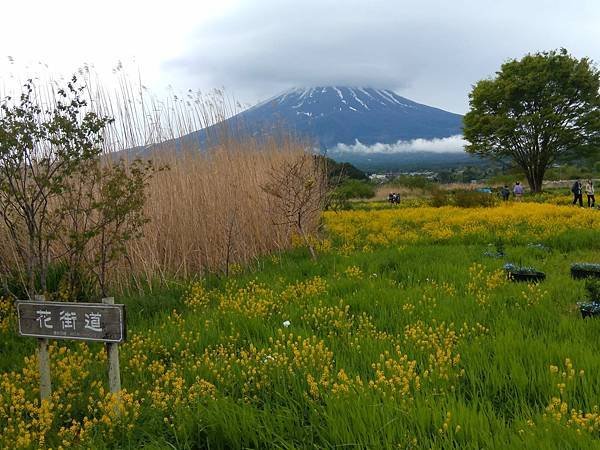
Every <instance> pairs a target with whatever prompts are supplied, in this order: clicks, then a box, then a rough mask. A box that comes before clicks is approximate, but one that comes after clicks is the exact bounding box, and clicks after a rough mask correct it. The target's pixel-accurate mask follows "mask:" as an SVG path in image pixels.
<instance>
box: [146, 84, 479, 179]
mask: <svg viewBox="0 0 600 450" xmlns="http://www.w3.org/2000/svg"><path fill="white" fill-rule="evenodd" d="M223 130H226V132H227V133H235V134H240V135H251V136H255V137H257V138H260V137H262V136H270V135H276V136H280V135H281V134H280V133H281V131H282V130H284V131H286V132H288V131H289V132H291V133H292V134H294V135H296V136H300V137H303V138H306V139H308V140H309V142H310V143H311V145H313V146H314V147H316V148H319V149H320V150H321V152H323V153H326V154H327V155H328V156H330V157H332V158H334V159H336V160H339V161H347V162H352V163H355V164H356V165H357V166H359V167H361V168H363V169H364V170H380V169H383V170H396V169H398V168H403V167H405V168H406V167H411V168H412V167H421V164H420V162H421V161H422V162H424V165H423V167H425V166H427V167H431V166H432V163H433V164H434V165H438V166H440V165H441V166H449V165H457V164H458V165H460V164H463V163H467V162H470V161H472V160H473V157H471V156H470V155H468V154H466V153H464V152H463V151H462V145H461V142H462V137H461V133H462V116H461V115H460V114H454V113H451V112H448V111H444V110H442V109H439V108H434V107H431V106H427V105H423V104H420V103H417V102H414V101H412V100H409V99H407V98H404V97H401V96H399V95H398V94H396V93H395V92H393V91H391V90H388V89H375V88H371V87H348V86H319V87H309V88H293V89H289V90H287V91H285V92H282V93H281V94H279V95H276V96H274V97H272V98H270V99H268V100H265V101H263V102H260V103H259V104H257V105H255V106H253V107H251V108H249V109H246V110H245V111H242V112H240V113H239V114H236V115H234V116H232V117H230V118H228V119H226V120H225V121H224V122H221V123H219V124H216V125H212V126H210V127H207V128H204V129H202V130H198V131H195V132H193V133H190V134H188V135H185V136H182V137H180V138H178V139H175V140H174V141H175V145H176V147H177V148H198V147H200V148H205V147H207V143H208V142H209V141H210V142H212V143H214V142H218V140H219V139H221V138H220V136H222V133H221V132H222V131H223ZM163 144H169V145H172V144H173V141H169V142H167V143H163ZM161 145H162V144H156V145H155V146H152V147H153V148H156V147H159V146H161ZM148 149H149V148H148V147H146V148H145V149H139V148H138V149H137V150H142V151H145V150H148Z"/></svg>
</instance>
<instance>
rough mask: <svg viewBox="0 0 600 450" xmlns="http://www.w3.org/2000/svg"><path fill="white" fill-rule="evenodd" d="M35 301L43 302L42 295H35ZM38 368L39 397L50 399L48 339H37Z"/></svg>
mask: <svg viewBox="0 0 600 450" xmlns="http://www.w3.org/2000/svg"><path fill="white" fill-rule="evenodd" d="M35 299H36V301H39V302H44V301H46V298H45V297H44V296H43V295H36V296H35ZM38 368H39V371H40V399H41V400H42V402H43V401H44V400H50V396H51V395H52V381H51V379H50V354H49V353H48V339H44V338H42V339H39V340H38Z"/></svg>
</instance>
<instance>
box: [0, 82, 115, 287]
mask: <svg viewBox="0 0 600 450" xmlns="http://www.w3.org/2000/svg"><path fill="white" fill-rule="evenodd" d="M83 90H84V87H83V86H80V85H78V83H77V79H76V78H75V77H73V79H72V80H71V81H70V82H68V83H67V86H66V87H65V88H61V89H58V90H57V91H56V93H55V97H54V99H53V102H52V104H50V105H48V104H46V105H44V103H43V102H42V101H41V100H40V98H39V96H38V95H39V94H38V92H37V91H36V89H35V86H34V84H33V82H32V80H29V81H28V82H27V83H25V85H24V88H23V91H22V93H21V96H20V98H19V99H17V100H14V99H12V98H10V97H7V98H6V99H5V100H4V101H3V102H2V104H1V105H0V217H1V218H2V219H3V221H4V224H5V226H6V230H7V231H8V233H9V236H10V238H11V239H12V241H13V243H14V245H15V247H16V253H17V254H18V257H19V259H20V261H21V263H22V265H23V266H24V268H25V274H26V283H25V285H26V289H27V294H28V296H29V297H30V298H33V296H34V295H35V294H36V286H40V288H41V291H42V292H44V291H45V290H46V276H47V273H48V265H49V263H50V260H51V244H52V242H53V241H54V240H55V238H56V236H57V230H56V229H55V228H54V226H53V225H54V224H55V223H56V222H55V221H54V220H53V219H54V217H53V216H54V214H53V204H54V201H55V199H56V198H57V197H58V196H59V195H61V193H62V192H64V190H65V189H66V187H67V184H68V180H69V178H70V177H71V176H72V175H73V174H74V173H75V172H76V171H77V170H78V168H79V167H80V165H81V164H82V163H83V162H84V161H87V160H90V159H94V158H97V157H98V156H99V155H100V154H101V152H102V140H103V135H102V131H103V130H104V128H105V127H106V126H107V125H108V124H110V123H111V122H112V119H111V118H109V117H103V116H100V115H98V114H96V113H94V112H91V111H86V106H87V103H86V101H85V100H84V99H83V94H84V92H83Z"/></svg>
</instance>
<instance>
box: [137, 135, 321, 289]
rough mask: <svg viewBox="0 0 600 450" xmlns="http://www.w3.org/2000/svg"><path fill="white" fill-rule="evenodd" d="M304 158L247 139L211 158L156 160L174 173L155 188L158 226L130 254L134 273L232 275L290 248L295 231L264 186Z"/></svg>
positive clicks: (153, 222) (149, 208)
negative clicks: (238, 267) (234, 267)
mask: <svg viewBox="0 0 600 450" xmlns="http://www.w3.org/2000/svg"><path fill="white" fill-rule="evenodd" d="M300 158H306V152H305V148H304V146H303V145H302V144H301V143H300V142H298V141H295V140H293V139H287V140H285V141H283V142H281V141H279V140H274V139H270V140H267V141H266V142H262V143H260V144H259V143H257V142H256V141H255V140H253V139H251V138H247V139H242V140H235V141H233V140H230V141H229V142H227V143H226V144H225V145H223V146H220V147H215V148H213V149H210V150H209V151H207V152H206V153H205V154H200V153H198V152H185V153H178V154H176V153H173V152H169V153H168V154H166V155H165V154H158V155H157V154H154V155H153V159H154V160H155V161H156V162H157V163H158V164H167V165H168V166H169V170H167V171H162V172H160V173H158V174H157V175H156V176H155V177H154V179H153V180H152V181H151V183H150V186H149V188H148V202H147V205H146V213H147V216H148V218H149V219H150V222H149V223H148V224H147V225H146V226H145V229H144V238H143V239H139V240H136V241H133V242H131V243H130V245H129V247H128V256H129V260H130V262H131V268H132V270H133V273H135V274H136V275H138V276H142V277H143V278H145V279H149V280H150V279H156V278H157V277H158V278H160V279H161V280H165V279H170V278H172V277H178V278H179V277H182V278H188V277H190V276H194V275H197V274H202V273H204V272H206V271H220V272H225V273H228V272H229V270H230V269H231V266H232V265H233V264H245V263H247V262H249V261H251V260H253V259H255V258H257V257H258V256H260V255H264V254H266V253H270V252H273V251H279V250H282V249H285V248H288V247H289V245H290V242H291V239H290V238H291V234H292V233H293V232H294V230H293V229H292V228H291V227H290V226H288V225H286V224H285V223H284V222H285V220H284V218H282V217H280V215H279V213H278V211H277V210H276V209H274V208H272V202H273V198H272V197H271V196H270V195H269V194H267V193H266V192H265V191H264V190H263V186H265V185H266V184H267V183H268V182H269V181H270V178H271V173H272V171H273V170H277V168H279V167H281V166H283V165H285V164H290V163H293V162H294V161H295V160H298V159H300ZM308 219H310V218H308ZM307 222H310V223H314V222H315V221H314V220H307Z"/></svg>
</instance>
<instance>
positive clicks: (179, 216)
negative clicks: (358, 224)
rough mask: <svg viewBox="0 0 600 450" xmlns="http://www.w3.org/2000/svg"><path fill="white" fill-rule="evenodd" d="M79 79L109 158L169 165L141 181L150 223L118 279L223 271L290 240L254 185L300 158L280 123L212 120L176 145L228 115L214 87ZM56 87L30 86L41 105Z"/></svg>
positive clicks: (301, 148)
mask: <svg viewBox="0 0 600 450" xmlns="http://www.w3.org/2000/svg"><path fill="white" fill-rule="evenodd" d="M79 76H80V77H84V78H85V79H86V84H87V95H88V108H89V109H90V110H93V111H94V112H96V113H98V114H101V115H108V116H111V117H114V118H115V124H114V126H112V127H110V128H108V129H107V130H106V132H105V135H104V153H105V154H107V155H111V156H109V158H108V160H110V159H111V158H131V157H132V154H133V153H132V152H127V151H126V152H123V150H126V149H131V148H137V149H138V150H140V149H148V148H154V150H153V151H152V153H149V152H148V151H145V152H143V158H150V159H152V160H153V161H155V162H156V164H157V165H167V166H168V167H169V170H166V171H161V172H159V173H157V174H156V175H155V177H154V178H153V179H152V180H151V182H150V184H149V186H148V191H147V194H148V201H147V204H146V207H145V212H146V214H147V217H148V218H149V219H150V220H149V222H148V224H147V225H145V227H144V230H143V232H144V237H143V238H142V239H139V240H136V241H132V242H129V243H128V246H127V253H126V256H125V257H124V258H123V261H121V262H120V263H119V265H118V268H117V270H115V271H114V275H113V279H114V281H115V282H116V283H117V284H118V285H120V286H126V285H127V283H129V282H130V281H131V279H132V277H133V279H134V280H135V281H136V282H138V283H140V282H142V281H144V282H146V281H147V282H154V281H157V280H161V281H166V280H168V279H172V278H173V277H176V278H182V279H184V278H189V277H193V276H197V275H199V274H203V273H205V272H208V271H223V272H225V273H228V272H229V270H230V268H231V266H232V264H244V263H247V262H249V261H252V260H253V259H255V258H257V257H259V256H260V255H264V254H267V253H270V252H273V251H277V250H281V249H285V248H288V247H289V245H290V242H291V234H292V230H291V227H290V226H289V225H277V224H278V223H283V222H284V221H282V220H281V217H277V214H278V212H277V211H276V210H275V209H274V208H272V204H271V199H270V198H269V195H268V194H267V193H265V192H264V190H263V189H262V188H261V186H264V185H265V184H266V183H268V181H269V177H270V176H271V175H270V174H272V171H273V169H276V168H278V167H281V166H282V165H285V164H289V163H291V162H293V161H294V160H297V159H299V158H303V157H306V149H307V147H308V146H307V145H306V143H305V142H303V141H302V140H300V139H297V138H294V137H293V136H291V135H289V134H287V133H286V132H285V130H280V132H279V133H278V135H277V136H273V135H272V134H270V136H269V137H261V138H260V139H256V138H253V137H250V136H249V135H248V134H245V133H244V131H243V124H237V123H236V124H235V125H232V126H229V127H223V126H216V127H213V134H212V135H210V136H208V138H209V139H208V140H207V141H206V143H205V145H206V147H207V148H204V149H202V151H199V150H200V149H199V148H198V144H197V142H196V141H194V140H183V141H179V144H178V145H176V146H175V145H174V143H173V141H172V140H174V139H179V138H180V137H182V136H185V135H186V134H189V133H191V132H194V131H197V130H198V129H201V128H205V127H208V126H211V125H214V124H218V123H220V122H222V121H223V120H224V119H225V118H227V117H230V116H232V115H234V114H235V112H236V108H237V106H235V104H234V103H233V102H232V101H231V100H229V99H228V98H227V97H226V96H225V95H224V93H223V92H221V91H213V92H212V93H211V94H209V95H200V94H198V93H192V92H188V93H186V94H185V95H184V96H179V97H178V96H176V95H172V96H170V97H169V98H167V99H166V100H158V99H156V98H155V97H153V96H152V95H151V94H150V93H149V92H147V91H146V90H145V88H144V87H143V86H142V85H141V83H140V85H139V86H134V85H133V84H132V83H130V82H129V79H128V78H127V77H126V76H123V77H122V78H121V80H120V82H119V88H118V89H117V90H116V91H110V92H109V91H107V90H104V89H103V88H102V86H101V84H100V83H99V82H98V80H96V79H94V77H93V74H92V73H90V72H89V71H88V70H84V71H83V72H80V74H79ZM55 85H56V83H55V82H49V83H48V84H46V85H43V86H40V87H39V93H38V98H39V101H40V103H43V104H52V103H53V102H54V95H55ZM238 127H239V129H238ZM182 142H183V145H182V144H181V143H182ZM161 143H162V144H161ZM157 144H158V145H157ZM174 147H177V148H176V149H175V148H174ZM315 215H318V212H316V213H315V214H313V216H315ZM308 222H310V223H308ZM316 223H317V220H316V219H315V217H310V218H307V227H308V231H309V232H313V231H314V224H316ZM0 235H3V236H4V235H5V230H0ZM12 246H13V243H11V242H6V240H5V239H0V262H1V264H0V266H1V267H0V270H2V272H4V274H5V275H6V274H7V272H8V270H7V269H8V268H9V267H14V250H13V248H12ZM56 253H57V255H58V253H59V252H58V251H57V252H56Z"/></svg>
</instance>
